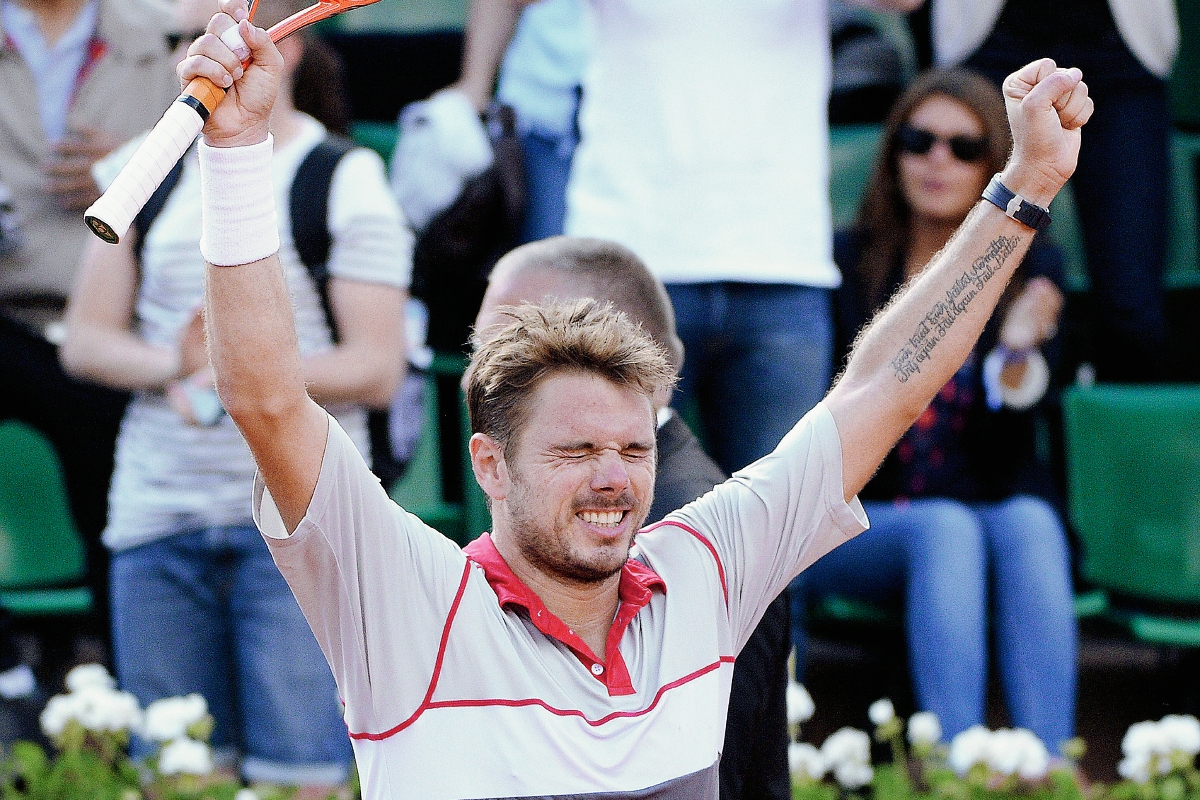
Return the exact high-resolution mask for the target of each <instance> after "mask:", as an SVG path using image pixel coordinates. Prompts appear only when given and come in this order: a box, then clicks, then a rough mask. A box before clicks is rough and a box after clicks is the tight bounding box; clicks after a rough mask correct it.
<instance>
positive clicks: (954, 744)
mask: <svg viewBox="0 0 1200 800" xmlns="http://www.w3.org/2000/svg"><path fill="white" fill-rule="evenodd" d="M991 740H992V732H991V731H989V730H988V729H987V728H985V727H983V726H982V725H976V726H974V727H971V728H967V729H966V730H965V731H963V732H962V733H960V734H958V735H957V736H955V737H954V738H953V739H952V740H951V741H950V756H949V758H948V759H947V760H948V761H949V764H950V768H951V769H953V770H954V771H955V772H957V773H958V774H959V775H966V774H967V773H968V772H970V771H971V767H973V766H975V765H976V764H979V763H980V762H986V761H987V760H988V750H989V745H990V744H991Z"/></svg>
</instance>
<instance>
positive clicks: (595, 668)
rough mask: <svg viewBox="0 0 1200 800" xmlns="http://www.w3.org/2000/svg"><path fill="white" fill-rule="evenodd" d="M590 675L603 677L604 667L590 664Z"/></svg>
mask: <svg viewBox="0 0 1200 800" xmlns="http://www.w3.org/2000/svg"><path fill="white" fill-rule="evenodd" d="M592 674H593V675H603V674H604V666H603V665H602V664H592Z"/></svg>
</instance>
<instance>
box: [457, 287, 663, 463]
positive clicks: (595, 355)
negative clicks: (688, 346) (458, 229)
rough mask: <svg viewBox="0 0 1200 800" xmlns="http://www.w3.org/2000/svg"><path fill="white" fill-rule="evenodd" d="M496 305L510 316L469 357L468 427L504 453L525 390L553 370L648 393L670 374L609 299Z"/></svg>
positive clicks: (652, 345) (516, 427)
mask: <svg viewBox="0 0 1200 800" xmlns="http://www.w3.org/2000/svg"><path fill="white" fill-rule="evenodd" d="M501 313H502V314H504V315H505V316H507V317H509V318H510V319H511V320H512V321H511V322H510V323H509V324H508V325H506V326H505V327H504V328H502V329H500V330H499V331H497V333H496V336H495V337H494V338H491V339H489V340H488V341H487V342H485V343H484V344H483V345H481V346H480V348H479V349H478V350H476V351H475V355H474V356H473V357H472V359H471V366H470V368H469V372H468V378H467V411H468V413H469V414H470V417H471V430H472V431H473V432H477V433H486V434H487V435H488V436H491V437H492V438H493V439H495V440H496V441H497V442H499V443H500V446H501V447H502V448H503V449H504V451H505V452H506V453H509V452H511V448H512V447H513V445H515V444H516V441H517V439H518V437H519V435H520V432H521V429H522V428H523V427H524V425H525V422H526V420H527V419H528V418H529V398H530V397H531V396H532V395H533V393H534V392H535V391H536V390H537V387H538V385H539V384H540V383H541V382H542V380H543V379H544V378H546V377H548V376H550V375H552V374H555V373H560V372H572V371H576V372H584V373H590V374H593V375H598V376H600V377H602V378H604V379H606V380H608V381H611V382H612V383H615V384H617V385H618V386H625V387H630V388H635V389H637V390H639V391H641V392H643V393H644V394H645V395H646V396H647V397H650V396H652V395H653V394H654V393H655V392H657V391H658V390H659V389H661V388H664V387H669V386H671V385H672V384H673V383H674V382H675V372H674V370H672V369H671V365H670V363H669V362H668V360H667V355H666V352H665V351H664V350H663V348H662V346H660V345H659V344H658V343H656V342H655V341H654V340H653V339H651V338H650V337H649V336H648V335H646V334H645V333H644V332H643V331H642V329H641V328H640V327H639V326H637V325H635V324H634V323H633V322H631V321H630V319H629V318H628V317H627V316H626V315H625V314H623V313H621V312H620V311H617V310H615V309H614V308H613V307H612V304H611V303H600V302H598V301H596V300H592V299H590V298H589V299H583V300H574V301H571V302H565V303H559V302H553V303H547V304H545V305H533V304H531V303H524V304H522V305H519V306H506V307H503V308H502V309H501Z"/></svg>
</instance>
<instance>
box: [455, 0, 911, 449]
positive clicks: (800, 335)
mask: <svg viewBox="0 0 1200 800" xmlns="http://www.w3.org/2000/svg"><path fill="white" fill-rule="evenodd" d="M918 4H919V0H878V2H876V3H875V5H878V6H881V7H890V8H897V9H910V8H912V7H914V6H915V5H918ZM519 5H520V3H519V2H518V0H474V2H473V3H472V5H471V11H470V14H469V16H468V28H467V32H466V51H465V54H464V57H463V77H462V79H461V80H460V82H459V84H458V85H459V86H469V87H482V86H489V85H490V83H491V81H492V79H493V77H494V76H495V74H496V69H497V67H498V65H499V62H500V57H501V55H502V53H503V52H504V48H505V47H506V46H507V43H508V39H509V37H510V36H511V33H512V30H513V28H514V25H515V21H516V16H517V11H518V7H519ZM591 12H592V13H591V21H592V57H591V59H592V60H591V64H590V66H589V68H588V69H587V71H586V74H585V78H584V84H583V104H582V107H581V109H580V117H579V119H580V129H581V141H580V145H579V149H578V150H577V151H576V155H575V158H574V161H573V163H572V167H571V178H570V183H569V186H568V192H567V221H566V230H567V232H568V233H571V234H575V235H583V236H599V237H604V238H608V239H613V240H616V241H618V242H620V243H622V244H624V245H626V246H627V247H629V248H631V249H632V250H633V251H634V252H635V253H637V254H638V256H639V257H641V258H642V259H643V260H645V262H646V263H647V265H648V266H649V267H650V269H651V271H653V272H654V273H655V275H656V276H658V277H659V278H660V279H661V280H662V281H663V282H664V283H666V285H667V290H668V292H669V293H670V295H671V300H672V302H673V303H674V305H675V312H676V315H677V320H678V327H679V335H680V337H681V338H682V339H683V341H684V345H685V346H686V348H687V351H688V354H689V357H688V360H687V362H686V363H685V364H684V367H683V372H682V382H681V385H680V392H679V396H680V397H681V398H682V399H684V400H687V399H691V398H695V399H697V400H698V401H699V403H700V408H701V412H702V415H703V417H704V430H705V434H706V435H707V440H708V444H709V447H710V450H711V451H712V453H713V455H714V457H715V458H716V461H717V463H718V464H720V465H721V467H722V468H723V469H725V470H726V471H731V470H733V469H736V468H738V467H741V466H744V465H745V464H747V463H748V462H750V461H752V460H753V459H755V458H757V457H759V456H762V455H764V454H766V453H767V452H769V451H770V450H771V449H772V448H773V447H774V446H775V445H776V444H777V443H778V442H779V440H780V438H781V437H782V436H783V434H784V433H786V432H787V431H788V430H789V429H790V428H791V426H792V425H793V424H794V423H795V421H796V420H797V419H799V418H800V417H801V416H802V415H803V414H804V412H805V411H807V410H808V409H809V408H811V407H812V406H813V405H814V404H815V403H816V402H817V400H819V399H820V397H821V396H822V394H823V393H824V392H825V389H826V388H827V386H828V382H829V376H830V372H831V368H830V366H831V341H832V311H831V304H830V290H831V289H832V288H833V287H835V286H837V284H838V282H839V277H838V272H837V268H836V267H835V266H834V264H833V259H832V257H831V245H830V241H831V235H832V234H831V230H830V227H831V224H830V210H829V186H828V173H829V163H828V162H829V159H828V135H827V130H826V124H825V119H826V105H827V102H828V99H829V80H830V77H829V75H830V52H829V47H830V44H829V25H828V13H827V8H826V2H825V0H794V2H787V3H778V2H762V0H756V2H750V3H743V4H736V5H731V4H729V3H725V2H718V0H704V1H700V0H697V2H693V3H688V4H678V3H662V2H655V3H645V2H637V0H618V1H617V2H606V3H598V2H597V3H594V4H593V5H592V6H591Z"/></svg>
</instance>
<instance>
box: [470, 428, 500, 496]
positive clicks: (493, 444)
mask: <svg viewBox="0 0 1200 800" xmlns="http://www.w3.org/2000/svg"><path fill="white" fill-rule="evenodd" d="M468 449H470V451H471V469H472V471H474V473H475V480H476V481H478V482H479V486H480V488H482V489H483V492H484V494H486V495H487V496H488V497H489V498H490V499H491V500H492V502H493V503H494V502H497V501H499V500H503V499H504V498H505V497H507V496H508V487H509V472H508V464H507V463H505V461H504V448H503V447H501V446H500V443H499V442H497V441H496V440H495V439H493V438H492V437H491V436H488V435H487V434H486V433H476V434H472V436H471V441H470V443H469V445H468Z"/></svg>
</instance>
